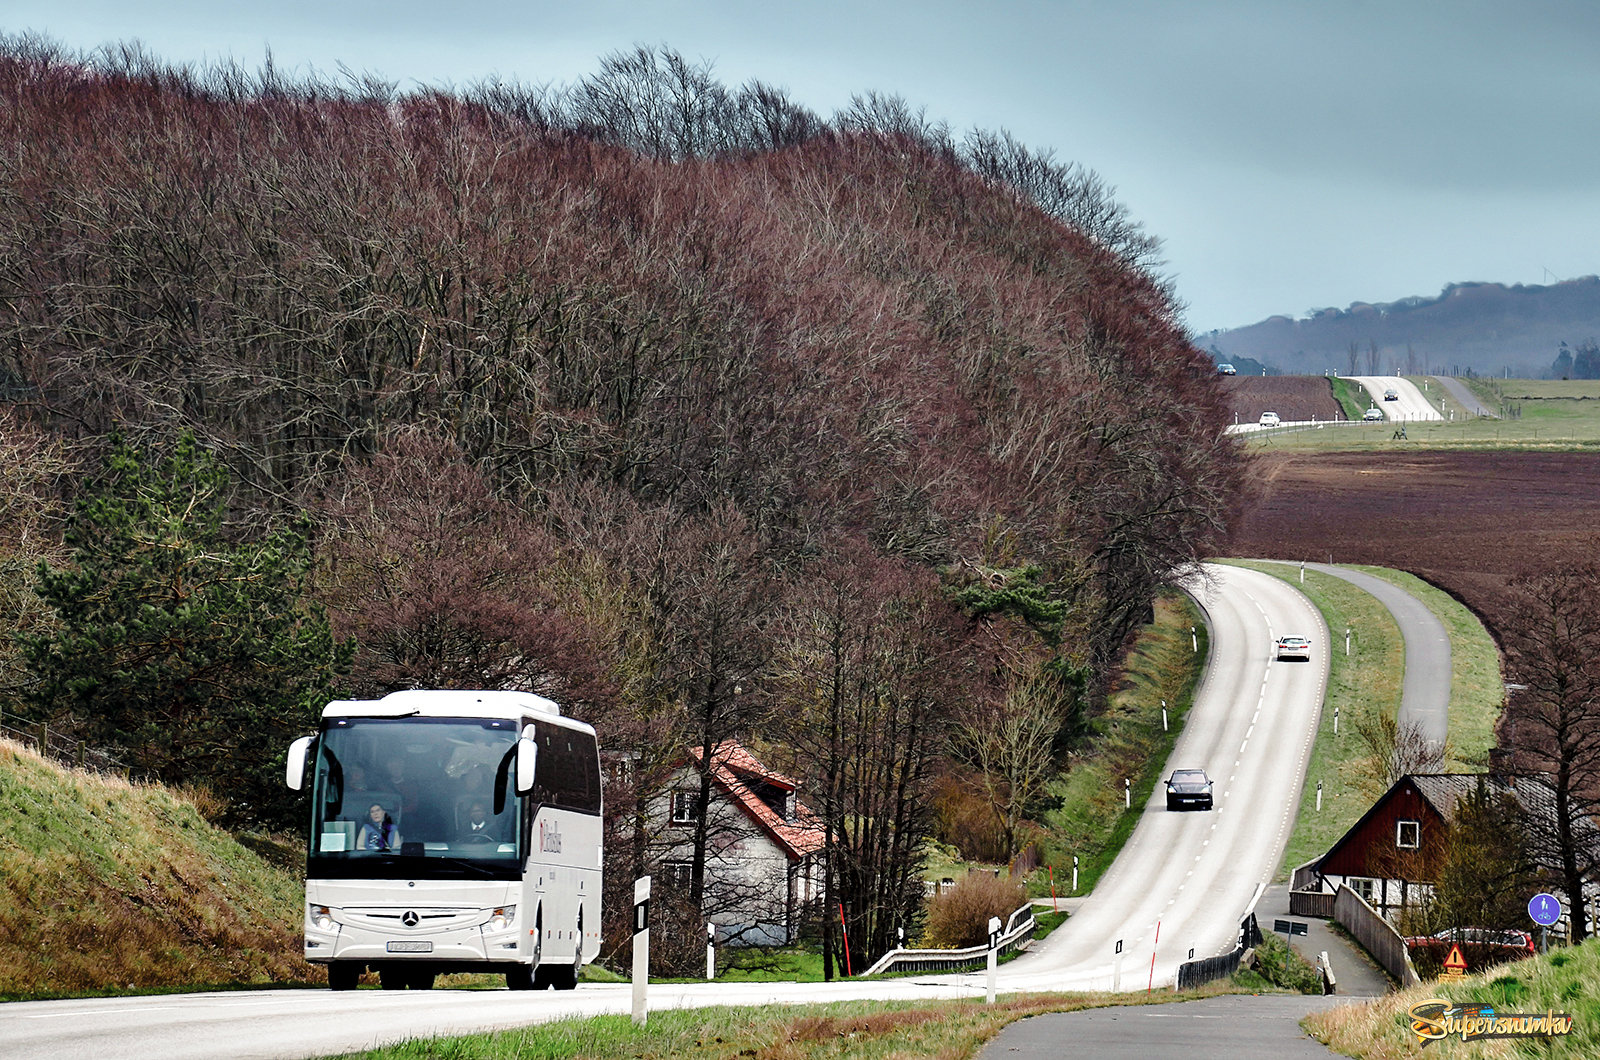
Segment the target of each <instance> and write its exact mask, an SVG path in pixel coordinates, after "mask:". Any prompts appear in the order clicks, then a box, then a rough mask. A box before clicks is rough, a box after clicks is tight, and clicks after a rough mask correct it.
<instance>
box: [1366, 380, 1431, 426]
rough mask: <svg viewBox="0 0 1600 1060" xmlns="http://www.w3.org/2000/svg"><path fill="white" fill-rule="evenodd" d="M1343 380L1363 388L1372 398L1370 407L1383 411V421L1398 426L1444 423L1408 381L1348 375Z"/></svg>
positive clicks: (1429, 403) (1424, 397)
mask: <svg viewBox="0 0 1600 1060" xmlns="http://www.w3.org/2000/svg"><path fill="white" fill-rule="evenodd" d="M1345 378H1346V379H1348V380H1349V381H1350V382H1352V383H1358V384H1360V385H1361V386H1363V387H1366V389H1367V393H1369V394H1371V395H1372V403H1373V404H1374V405H1375V406H1377V407H1378V408H1380V409H1382V410H1383V415H1384V418H1385V419H1389V420H1395V421H1398V422H1401V423H1417V422H1419V421H1421V420H1442V419H1444V416H1442V415H1440V413H1439V410H1438V409H1436V408H1434V407H1433V403H1432V402H1430V401H1429V400H1428V399H1427V397H1426V396H1425V395H1424V394H1423V393H1422V391H1421V390H1419V389H1418V388H1417V385H1416V384H1415V383H1413V382H1411V380H1409V379H1402V378H1401V377H1400V376H1397V375H1352V376H1346V377H1345ZM1390 394H1393V395H1394V396H1393V397H1392V398H1391V397H1389V396H1388V395H1390Z"/></svg>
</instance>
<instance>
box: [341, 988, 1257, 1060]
mask: <svg viewBox="0 0 1600 1060" xmlns="http://www.w3.org/2000/svg"><path fill="white" fill-rule="evenodd" d="M1231 989H1232V987H1231V986H1229V985H1228V984H1215V985H1214V986H1213V987H1210V988H1205V989H1201V990H1198V991H1192V992H1188V993H1183V994H1174V993H1172V992H1171V991H1163V992H1161V993H1159V994H1152V995H1150V996H1149V997H1146V996H1145V995H1144V994H1102V993H1093V994H1028V995H1011V996H1002V997H1000V998H998V999H996V1002H995V1004H993V1005H985V1004H982V1003H981V1002H977V1001H850V1002H837V1003H834V1004H827V1005H794V1006H788V1005H772V1006H767V1007H765V1008H701V1009H674V1010H666V1011H658V1012H651V1013H650V1019H649V1021H648V1022H647V1023H646V1024H645V1026H643V1027H635V1026H633V1023H632V1021H631V1019H630V1018H629V1017H628V1016H623V1015H617V1016H592V1017H582V1018H575V1019H564V1020H559V1021H557V1022H554V1023H544V1024H539V1025H537V1026H532V1027H523V1028H518V1029H516V1030H508V1031H497V1032H494V1033H490V1034H474V1035H467V1036H465V1037H460V1038H448V1039H432V1040H418V1041H411V1042H404V1043H401V1044H399V1045H395V1046H390V1047H388V1048H383V1049H375V1050H371V1051H368V1052H361V1053H347V1054H341V1055H342V1056H344V1057H345V1058H346V1060H424V1058H430V1060H439V1058H444V1057H448V1058H450V1060H512V1058H517V1057H523V1058H525V1057H540V1058H541V1060H556V1058H563V1060H565V1058H572V1060H609V1058H611V1057H631V1058H633V1060H669V1058H674V1060H675V1058H678V1057H687V1058H690V1060H695V1058H705V1060H712V1058H716V1060H722V1058H724V1057H740V1056H759V1057H763V1058H768V1060H823V1058H833V1057H850V1058H851V1060H857V1058H860V1060H872V1058H875V1057H877V1058H884V1060H889V1058H894V1060H911V1058H914V1057H928V1058H931V1060H962V1058H965V1057H970V1056H973V1055H975V1054H976V1053H977V1051H978V1050H979V1049H981V1048H982V1047H983V1045H984V1043H985V1042H987V1041H988V1040H989V1039H990V1038H992V1037H994V1035H996V1034H998V1033H999V1032H1000V1031H1001V1029H1003V1028H1004V1027H1005V1025H1006V1024H1008V1023H1011V1022H1013V1021H1015V1020H1019V1019H1025V1018H1027V1017H1029V1016H1037V1015H1041V1014H1043V1013H1046V1012H1074V1011H1077V1010H1079V1009H1086V1008H1101V1007H1105V1006H1108V1005H1143V1004H1163V1003H1166V1002H1171V1001H1187V1000H1192V999H1194V998H1198V997H1210V996H1214V995H1216V994H1218V993H1225V992H1228V991H1229V990H1231Z"/></svg>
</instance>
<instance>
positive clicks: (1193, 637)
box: [1189, 626, 1200, 652]
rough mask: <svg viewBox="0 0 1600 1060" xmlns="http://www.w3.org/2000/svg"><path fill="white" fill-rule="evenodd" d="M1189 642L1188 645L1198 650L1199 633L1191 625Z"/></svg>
mask: <svg viewBox="0 0 1600 1060" xmlns="http://www.w3.org/2000/svg"><path fill="white" fill-rule="evenodd" d="M1189 644H1190V647H1191V648H1192V649H1193V650H1194V651H1195V652H1199V650H1200V634H1199V633H1198V632H1196V630H1195V628H1194V627H1193V626H1190V627H1189Z"/></svg>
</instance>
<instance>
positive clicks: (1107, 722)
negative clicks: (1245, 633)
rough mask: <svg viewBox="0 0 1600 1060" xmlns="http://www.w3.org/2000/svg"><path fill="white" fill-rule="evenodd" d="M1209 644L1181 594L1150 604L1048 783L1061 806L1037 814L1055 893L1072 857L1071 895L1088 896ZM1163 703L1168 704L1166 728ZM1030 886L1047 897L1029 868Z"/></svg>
mask: <svg viewBox="0 0 1600 1060" xmlns="http://www.w3.org/2000/svg"><path fill="white" fill-rule="evenodd" d="M1191 629H1193V630H1194V634H1193V637H1191V634H1190V630H1191ZM1197 643H1198V650H1196V644H1197ZM1208 649H1209V640H1208V636H1207V631H1206V627H1205V623H1204V622H1202V621H1201V618H1200V614H1199V611H1198V610H1197V609H1196V608H1195V606H1194V603H1193V602H1192V601H1191V600H1190V599H1189V598H1188V597H1187V596H1183V595H1181V594H1173V595H1170V596H1165V597H1162V598H1161V599H1159V600H1157V601H1156V609H1155V622H1154V623H1152V624H1151V625H1148V626H1146V627H1145V628H1144V629H1143V630H1141V631H1140V634H1139V638H1138V641H1137V643H1136V644H1135V645H1134V648H1133V650H1132V651H1131V652H1130V653H1129V655H1128V657H1127V658H1126V659H1125V660H1124V663H1123V671H1122V674H1121V677H1120V680H1119V682H1118V684H1117V686H1116V690H1115V691H1114V693H1113V694H1112V696H1111V701H1110V703H1109V704H1108V706H1107V708H1106V711H1105V712H1104V713H1103V714H1102V715H1101V716H1100V717H1098V718H1096V719H1095V720H1094V721H1093V723H1092V735H1091V737H1090V739H1089V741H1088V744H1087V748H1088V749H1087V750H1086V751H1085V753H1084V754H1082V755H1078V756H1075V757H1074V759H1073V761H1072V765H1071V768H1070V769H1069V770H1068V771H1067V773H1066V775H1065V776H1063V777H1060V778H1058V779H1057V780H1056V782H1055V783H1054V784H1052V785H1051V788H1050V794H1051V796H1052V797H1054V798H1056V799H1059V800H1060V802H1059V805H1058V807H1057V808H1055V809H1052V810H1049V811H1046V812H1045V813H1044V814H1043V819H1042V821H1041V824H1043V825H1044V827H1045V830H1046V834H1045V837H1044V838H1043V839H1042V840H1041V844H1040V846H1041V849H1042V851H1043V853H1044V856H1045V862H1044V863H1045V865H1048V866H1051V867H1052V868H1053V870H1054V872H1055V883H1056V891H1057V893H1058V894H1059V895H1061V896H1063V897H1066V896H1068V895H1069V894H1070V893H1071V889H1072V857H1073V855H1074V854H1076V855H1077V856H1078V891H1077V893H1078V894H1086V893H1088V892H1089V891H1090V890H1092V889H1093V888H1094V885H1095V882H1096V881H1097V880H1099V878H1100V876H1101V875H1102V874H1103V873H1104V872H1105V871H1106V869H1108V868H1110V867H1111V863H1112V862H1113V861H1114V860H1116V856H1117V854H1118V853H1119V852H1120V851H1121V850H1122V846H1123V844H1124V843H1126V842H1127V841H1128V837H1129V836H1130V835H1132V834H1133V828H1134V826H1135V825H1136V824H1138V822H1139V815H1140V814H1141V813H1142V812H1143V810H1144V804H1145V801H1146V800H1147V799H1148V798H1149V797H1150V794H1151V792H1152V791H1154V790H1155V787H1156V784H1157V783H1158V782H1159V781H1160V779H1161V778H1162V776H1163V775H1164V773H1163V770H1164V769H1165V767H1166V764H1167V758H1168V756H1170V755H1171V754H1172V747H1173V745H1174V744H1175V743H1176V742H1177V739H1178V733H1179V732H1181V731H1182V729H1183V719H1184V717H1185V716H1186V715H1187V714H1188V713H1189V707H1190V705H1191V704H1192V703H1193V702H1194V690H1195V686H1196V685H1197V684H1198V683H1199V680H1200V674H1201V670H1202V667H1203V664H1204V661H1205V658H1206V655H1207V652H1208ZM1162 700H1166V703H1167V725H1166V728H1165V729H1163V728H1162V722H1161V702H1162ZM1124 779H1126V780H1129V781H1131V790H1132V801H1133V808H1132V810H1129V809H1127V808H1126V807H1125V805H1124V797H1123V781H1124ZM1029 886H1030V893H1032V894H1037V895H1048V894H1049V893H1050V892H1049V889H1048V887H1049V885H1048V877H1047V874H1046V872H1045V870H1044V868H1042V867H1041V868H1040V869H1039V871H1037V872H1035V873H1034V875H1033V877H1032V878H1031V879H1030V881H1029Z"/></svg>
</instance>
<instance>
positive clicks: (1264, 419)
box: [1261, 412, 1283, 427]
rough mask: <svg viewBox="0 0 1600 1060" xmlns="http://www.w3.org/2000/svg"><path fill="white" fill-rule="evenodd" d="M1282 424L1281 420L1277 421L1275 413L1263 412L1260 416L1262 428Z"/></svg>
mask: <svg viewBox="0 0 1600 1060" xmlns="http://www.w3.org/2000/svg"><path fill="white" fill-rule="evenodd" d="M1282 422H1283V421H1282V420H1280V419H1278V414H1277V413H1276V412H1263V413H1262V414H1261V426H1263V427H1276V426H1278V424H1280V423H1282Z"/></svg>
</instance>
